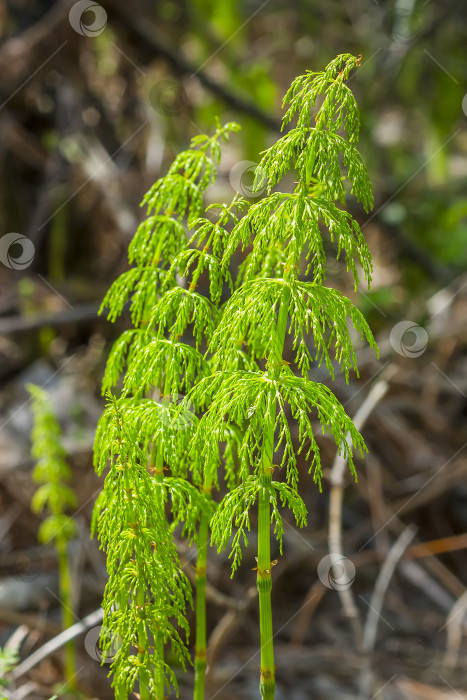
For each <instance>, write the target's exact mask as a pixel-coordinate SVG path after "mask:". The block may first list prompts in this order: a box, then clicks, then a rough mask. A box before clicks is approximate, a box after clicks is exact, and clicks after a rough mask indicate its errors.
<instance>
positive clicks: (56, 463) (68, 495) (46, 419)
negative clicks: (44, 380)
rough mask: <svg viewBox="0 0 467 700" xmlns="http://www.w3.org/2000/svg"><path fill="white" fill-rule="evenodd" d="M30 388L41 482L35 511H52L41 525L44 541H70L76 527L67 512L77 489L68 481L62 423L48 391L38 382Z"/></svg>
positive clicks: (36, 475)
mask: <svg viewBox="0 0 467 700" xmlns="http://www.w3.org/2000/svg"><path fill="white" fill-rule="evenodd" d="M27 389H28V391H29V393H30V394H31V397H32V412H33V417H34V423H33V429H32V433H31V439H32V449H31V454H32V456H33V458H34V459H36V460H37V462H36V466H35V467H34V471H33V479H34V481H36V482H37V483H40V484H41V486H39V488H38V489H37V491H36V492H35V494H34V496H33V498H32V501H31V508H32V510H33V511H34V512H35V513H42V512H43V511H44V510H45V511H47V512H48V513H49V515H48V517H47V518H46V519H45V520H44V521H43V522H42V524H41V526H40V528H39V539H40V541H41V542H44V543H48V542H50V541H52V540H56V541H61V542H66V541H68V540H69V539H71V538H72V537H73V535H74V534H75V532H76V526H75V523H74V521H73V520H72V519H71V518H70V517H68V516H67V515H65V511H66V510H67V509H68V508H75V507H76V505H77V501H76V496H75V494H74V491H73V490H72V489H71V488H70V487H69V486H66V483H65V482H67V481H69V480H70V479H71V471H70V468H69V466H68V464H67V463H66V460H65V454H66V453H65V449H64V448H63V445H62V443H61V429H60V425H59V423H58V421H57V419H56V417H55V414H54V411H53V408H52V405H51V403H50V400H49V398H48V396H47V393H46V392H45V391H44V390H43V389H40V388H39V387H38V386H35V385H34V384H28V386H27Z"/></svg>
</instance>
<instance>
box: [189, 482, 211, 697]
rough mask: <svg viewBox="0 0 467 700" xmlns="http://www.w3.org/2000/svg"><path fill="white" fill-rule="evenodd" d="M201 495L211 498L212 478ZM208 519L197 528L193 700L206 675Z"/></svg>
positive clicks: (200, 688) (200, 691) (202, 517)
mask: <svg viewBox="0 0 467 700" xmlns="http://www.w3.org/2000/svg"><path fill="white" fill-rule="evenodd" d="M202 488H203V493H204V495H205V496H206V498H211V488H212V478H211V475H210V474H207V475H206V476H205V479H204V484H203V487H202ZM208 538H209V517H208V516H207V515H204V514H203V515H202V516H201V521H200V527H199V544H198V559H197V561H196V644H195V689H194V694H193V700H204V683H205V674H206V566H207V556H208Z"/></svg>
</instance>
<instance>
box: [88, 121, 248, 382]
mask: <svg viewBox="0 0 467 700" xmlns="http://www.w3.org/2000/svg"><path fill="white" fill-rule="evenodd" d="M237 130H238V126H237V125H236V124H234V123H229V124H226V125H225V126H223V127H221V126H220V125H218V128H217V130H216V132H215V134H214V135H213V136H212V137H208V136H204V135H202V136H196V137H195V138H194V139H193V140H192V144H191V146H192V147H191V148H190V149H188V150H186V151H183V152H182V153H180V154H179V155H178V156H177V157H176V159H175V160H174V162H173V163H172V165H171V167H170V169H169V172H168V173H167V175H166V176H165V177H163V178H160V179H159V180H157V182H156V183H155V184H154V185H153V187H152V188H151V189H150V190H149V192H148V193H147V194H146V196H145V197H144V199H143V201H142V205H146V207H147V212H148V217H147V218H146V219H145V220H144V221H143V222H142V223H141V224H140V226H139V227H138V230H137V232H136V234H135V236H134V238H133V240H132V242H131V244H130V247H129V262H130V263H133V262H135V263H136V267H135V268H132V269H131V270H128V271H127V272H124V273H123V274H122V275H120V277H119V278H118V279H117V280H115V282H114V283H113V284H112V286H111V287H110V289H109V291H108V292H107V294H106V295H105V297H104V300H103V302H102V305H101V309H100V310H101V312H102V311H103V310H104V309H105V308H108V309H109V312H108V318H109V320H110V321H115V320H116V319H117V318H118V316H119V315H120V314H121V313H122V311H123V309H124V307H125V304H126V303H127V302H128V301H129V300H130V298H131V304H130V312H131V320H132V323H133V325H134V326H136V327H138V326H141V325H147V323H148V321H149V318H150V316H151V311H152V309H153V308H154V306H155V305H156V303H157V300H158V298H159V295H160V293H161V289H162V285H163V283H164V281H165V282H166V280H167V269H166V268H165V269H164V264H165V265H167V263H169V264H170V263H171V262H172V259H173V258H174V257H176V256H177V254H179V253H180V252H181V251H182V250H183V249H184V248H185V246H186V234H185V229H184V226H183V222H184V220H185V218H186V219H187V220H188V223H189V224H192V223H194V221H196V219H198V218H199V217H200V216H201V214H202V213H203V192H204V191H205V189H206V188H207V187H208V186H209V185H210V184H211V183H212V182H214V180H215V177H216V165H217V163H218V162H219V158H220V145H219V142H220V141H226V140H227V139H228V138H229V134H230V133H231V132H232V131H237ZM124 351H125V352H128V345H127V346H126V347H125V349H124ZM110 359H111V361H112V368H111V369H109V370H108V372H107V378H108V379H109V380H110V379H113V378H114V377H115V375H116V372H115V371H114V368H115V367H116V365H117V364H118V366H119V367H123V366H124V365H125V359H124V358H123V359H122V358H120V359H119V357H118V349H117V348H116V349H115V352H114V353H113V354H112V356H111V358H110ZM107 388H109V385H108V383H107V382H106V383H105V389H107Z"/></svg>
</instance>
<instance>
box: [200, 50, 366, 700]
mask: <svg viewBox="0 0 467 700" xmlns="http://www.w3.org/2000/svg"><path fill="white" fill-rule="evenodd" d="M359 62H360V60H359V59H358V58H355V57H353V56H351V55H349V54H345V55H341V56H339V57H338V58H336V59H335V60H334V61H332V62H331V63H330V64H329V65H328V66H327V67H326V69H325V70H324V71H323V72H319V73H315V72H308V73H306V74H305V75H304V76H300V77H298V78H297V79H296V80H295V81H294V82H293V83H292V86H291V88H290V90H289V91H288V93H287V95H286V96H285V99H284V104H285V103H288V104H290V107H289V109H288V111H287V112H286V114H285V116H284V118H283V126H285V125H287V124H288V123H289V122H290V120H291V119H292V118H293V117H294V116H295V115H297V124H296V126H295V127H294V128H293V129H291V130H290V131H289V132H288V133H286V134H285V136H283V137H282V138H281V139H279V140H278V141H277V143H275V144H274V145H273V146H272V147H271V148H270V149H268V150H267V151H266V152H265V153H264V155H263V158H262V160H261V162H260V163H259V166H258V169H257V173H256V186H259V185H260V184H261V183H262V182H264V179H265V178H267V181H268V191H267V196H265V197H264V198H263V199H261V200H260V201H259V202H257V203H255V204H253V205H251V206H250V207H249V209H248V211H247V213H246V214H245V216H244V217H243V218H241V219H240V220H239V221H238V223H236V224H235V226H234V227H233V230H232V232H231V234H230V236H229V239H228V245H227V248H226V250H225V253H224V256H223V266H226V265H228V263H229V261H230V257H231V255H232V252H233V250H234V249H235V248H236V247H238V246H242V248H243V249H245V248H246V247H247V246H248V245H250V244H251V252H250V253H249V254H248V255H247V257H246V260H245V261H244V263H243V264H242V267H241V269H240V274H239V275H238V278H237V289H236V291H235V292H234V294H233V295H232V296H231V298H230V299H229V300H228V301H227V303H226V304H225V307H224V309H223V313H222V317H221V320H220V323H219V324H218V326H217V328H216V331H215V332H214V334H213V337H212V340H211V342H210V346H209V352H210V353H212V356H213V358H212V361H211V365H212V366H213V367H214V368H215V371H214V372H213V373H212V374H211V375H210V376H209V377H206V378H203V379H201V380H200V381H199V382H198V383H197V384H196V385H195V386H194V388H193V389H192V391H191V392H190V394H189V400H190V401H192V402H193V403H195V404H197V405H204V406H205V407H206V412H205V414H204V416H203V417H202V418H201V420H200V421H199V425H198V428H197V433H196V437H195V439H194V440H193V442H192V453H193V454H194V453H197V452H201V454H202V455H205V457H206V459H207V458H208V456H209V455H210V454H211V453H212V451H213V449H214V448H213V441H214V443H215V442H216V441H221V440H222V439H223V437H222V436H223V434H224V432H225V420H226V419H227V421H228V423H229V424H230V425H232V426H235V427H236V428H237V429H239V430H240V431H241V440H240V444H239V448H238V451H239V463H240V465H239V475H240V483H239V485H238V486H237V487H236V488H234V489H232V490H231V491H230V492H229V493H228V494H227V495H226V496H225V498H224V499H223V501H222V502H221V503H220V505H219V507H218V508H217V509H216V511H215V513H214V516H213V519H212V522H211V527H212V538H213V542H214V543H215V544H216V545H217V546H218V548H219V549H223V548H224V547H226V546H227V544H228V542H229V540H230V538H231V537H232V533H233V530H234V528H235V530H236V531H235V534H234V536H233V540H232V545H231V546H232V551H231V556H232V557H233V572H235V570H236V569H237V567H238V566H239V564H240V562H241V545H242V542H244V543H246V542H247V535H246V533H247V531H248V530H249V529H250V512H251V509H252V507H253V506H254V505H255V504H256V502H257V504H258V506H257V508H258V556H257V559H256V561H257V566H256V571H257V587H258V593H259V610H260V636H261V673H260V691H261V695H262V697H263V698H266V699H267V700H271V699H272V698H274V694H275V663H274V648H273V625H272V610H271V588H272V575H271V571H272V568H273V566H274V564H275V563H276V562H275V561H271V553H270V529H271V524H273V527H274V534H275V536H276V538H277V539H278V540H279V545H280V552H281V553H282V535H283V522H282V518H281V515H280V512H279V506H280V505H282V506H287V507H288V508H289V509H291V510H292V513H293V515H294V517H295V520H296V523H297V525H299V526H303V525H305V524H306V516H307V512H306V507H305V504H304V502H303V500H302V498H301V496H300V493H299V488H298V476H299V474H298V465H297V456H298V455H300V454H302V453H304V456H305V460H306V461H308V462H309V469H310V472H313V480H314V481H315V483H317V484H318V486H319V488H320V490H321V481H322V466H321V460H320V452H319V446H318V443H317V440H316V436H317V431H316V428H315V425H314V423H313V420H312V417H313V416H315V417H316V418H317V419H318V422H319V424H320V425H321V429H322V431H323V432H327V433H329V434H330V435H331V436H332V437H333V439H334V441H335V442H336V444H337V446H338V450H339V453H341V454H343V455H344V456H345V457H346V458H347V459H348V461H349V466H350V469H351V472H352V474H354V476H356V475H355V468H354V462H353V455H352V446H353V447H355V448H357V449H358V450H359V452H360V454H361V455H363V452H364V450H365V449H366V448H365V445H364V442H363V439H362V437H361V435H360V434H359V433H358V431H357V430H356V428H355V427H354V425H353V423H352V421H351V419H350V418H349V417H348V416H347V414H346V413H345V411H344V409H343V407H342V405H341V404H340V403H339V401H338V400H337V398H336V397H335V396H334V394H333V393H332V392H331V390H330V389H329V388H328V387H326V386H324V385H322V384H319V383H316V382H314V381H312V380H311V379H310V378H309V373H310V370H311V369H312V365H313V363H315V366H320V365H321V363H322V362H323V360H324V362H325V364H326V367H327V368H328V370H329V372H330V374H331V377H332V378H334V371H335V369H334V365H335V363H333V360H332V358H331V354H330V349H331V346H333V347H334V350H335V360H336V362H337V363H338V364H340V365H341V367H342V370H343V371H344V373H345V377H346V381H348V375H349V371H350V370H351V369H353V370H355V371H356V372H357V374H358V369H357V364H356V356H355V352H354V349H353V341H352V336H351V333H350V331H349V327H348V321H349V320H350V321H351V323H352V324H353V326H354V327H355V329H356V331H357V332H358V333H359V334H360V336H361V337H362V338H365V339H366V340H367V341H368V342H369V344H370V345H371V346H372V347H374V348H375V349H376V345H375V343H374V340H373V336H372V334H371V331H370V329H369V327H368V325H367V323H366V321H365V319H364V318H363V316H362V315H361V313H360V312H359V311H358V310H357V309H356V308H355V307H354V306H353V304H352V303H351V302H350V301H349V300H348V299H346V298H345V297H344V296H343V295H342V294H341V293H340V292H338V291H337V290H336V289H332V288H329V287H326V286H324V281H325V277H326V247H325V244H324V242H323V237H322V233H321V228H325V229H327V230H328V232H329V235H330V238H331V242H334V244H335V245H336V246H337V258H339V257H340V254H341V253H342V251H345V256H346V262H347V269H348V270H350V271H351V272H352V273H353V278H354V283H355V287H356V286H357V284H358V282H359V272H360V270H361V272H362V273H363V276H364V277H365V278H366V280H367V282H368V284H369V282H370V279H371V255H370V252H369V250H368V247H367V245H366V243H365V241H364V239H363V236H362V233H361V230H360V228H359V226H358V223H357V222H356V221H355V220H354V219H353V218H352V217H351V215H350V214H348V213H347V212H346V211H344V210H343V209H341V208H340V207H339V206H338V205H337V204H336V201H338V202H343V201H344V197H345V186H344V176H343V175H342V166H341V160H342V162H343V168H344V173H345V175H346V178H347V179H348V180H349V181H350V185H351V189H350V192H351V193H352V194H354V195H355V196H356V197H357V199H359V200H360V201H361V202H362V203H363V206H364V208H365V210H366V211H368V209H369V208H370V207H371V206H372V203H373V197H372V191H371V183H370V180H369V177H368V174H367V171H366V169H365V166H364V164H363V162H362V159H361V157H360V155H359V153H358V151H357V149H356V147H355V143H356V141H357V139H358V128H359V116H358V108H357V105H356V102H355V99H354V96H353V94H352V92H351V91H350V89H349V88H348V86H347V85H346V84H345V81H346V80H347V78H348V76H349V73H350V71H351V70H352V68H354V67H356V66H358V65H359ZM318 97H322V103H321V106H320V108H319V109H318V110H317V113H316V116H314V118H313V115H312V112H311V109H312V108H313V107H314V106H315V103H316V100H317V98H318ZM312 120H314V125H313V124H312ZM339 131H342V132H343V133H338V132H339ZM290 170H292V171H293V172H294V173H295V176H296V183H295V184H296V187H295V189H294V191H293V192H292V193H284V192H278V191H272V188H273V187H275V185H276V184H277V183H278V182H279V181H280V179H281V178H282V177H283V176H284V175H285V174H286V173H287V172H288V171H290ZM287 330H288V334H289V335H291V336H292V350H293V351H294V352H295V357H294V365H295V367H296V370H297V373H295V372H294V371H293V369H292V367H291V366H290V365H289V363H288V362H287V361H286V360H285V359H284V346H285V342H286V336H287ZM310 334H311V335H312V337H313V342H314V346H315V351H314V352H313V353H312V352H311V350H310V339H309V336H310ZM239 342H243V343H244V344H245V345H246V348H247V351H248V353H249V355H250V357H252V358H253V359H256V360H258V361H260V360H262V359H263V358H265V361H266V362H265V370H264V371H261V370H259V369H257V370H251V369H241V368H238V367H237V368H235V367H234V366H233V365H234V362H235V357H236V354H237V351H238V345H239ZM287 406H288V408H289V409H290V414H291V416H292V419H294V420H295V421H297V422H298V441H299V445H298V449H296V448H295V447H294V444H293V441H292V433H291V430H290V425H289V418H288V416H287V412H286V408H287ZM280 452H282V457H281V458H280V457H278V459H279V460H280V464H279V465H278V464H275V455H276V454H278V453H280ZM276 467H279V468H280V467H284V468H285V474H284V478H283V480H277V479H275V478H274V477H275V474H276V472H275V469H276Z"/></svg>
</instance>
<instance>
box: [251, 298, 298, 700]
mask: <svg viewBox="0 0 467 700" xmlns="http://www.w3.org/2000/svg"><path fill="white" fill-rule="evenodd" d="M289 301H290V290H289V289H288V287H285V289H284V293H283V296H282V300H281V304H280V308H279V314H278V319H277V326H276V329H275V333H274V338H273V350H272V353H271V357H270V358H269V360H268V376H270V377H271V379H273V380H275V379H277V378H278V376H279V374H280V371H281V366H282V352H283V348H284V340H285V333H286V330H287V318H288V309H289ZM265 418H266V422H265V431H264V440H263V448H262V456H261V474H260V484H261V488H260V491H259V497H258V560H257V561H258V567H257V576H256V585H257V588H258V594H259V621H260V636H261V671H260V691H261V695H262V697H263V698H264V700H273V698H274V696H275V689H276V680H275V666H274V641H273V626H272V607H271V590H272V576H271V570H272V567H273V563H272V562H271V544H270V534H271V506H270V491H271V482H272V474H273V471H274V465H273V456H274V428H275V422H276V402H275V397H274V395H272V397H271V400H270V404H269V407H268V412H267V415H266V417H265Z"/></svg>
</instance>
